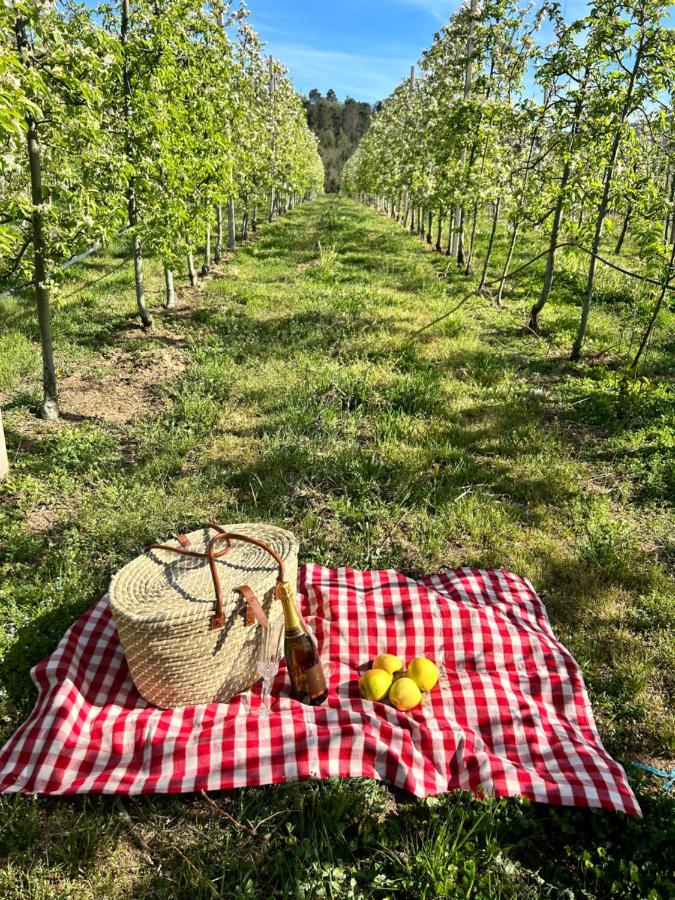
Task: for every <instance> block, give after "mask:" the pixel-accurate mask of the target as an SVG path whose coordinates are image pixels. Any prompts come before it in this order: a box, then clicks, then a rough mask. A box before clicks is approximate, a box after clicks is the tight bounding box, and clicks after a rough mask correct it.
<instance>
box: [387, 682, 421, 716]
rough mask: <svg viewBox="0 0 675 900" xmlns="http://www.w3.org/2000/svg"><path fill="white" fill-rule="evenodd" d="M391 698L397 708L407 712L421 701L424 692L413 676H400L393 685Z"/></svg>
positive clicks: (390, 693)
mask: <svg viewBox="0 0 675 900" xmlns="http://www.w3.org/2000/svg"><path fill="white" fill-rule="evenodd" d="M389 700H390V701H391V703H392V705H393V706H395V707H396V709H400V710H401V711H402V712H405V711H406V710H408V709H412V708H413V706H417V704H418V703H420V701H421V700H422V694H421V692H420V689H419V688H418V687H417V685H416V684H415V682H414V681H413V680H412V678H399V679H397V680H396V681H395V682H394V683H393V684H392V686H391V690H390V691H389Z"/></svg>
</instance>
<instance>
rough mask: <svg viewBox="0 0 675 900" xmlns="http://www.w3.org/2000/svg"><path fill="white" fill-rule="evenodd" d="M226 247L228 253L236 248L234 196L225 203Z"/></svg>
mask: <svg viewBox="0 0 675 900" xmlns="http://www.w3.org/2000/svg"><path fill="white" fill-rule="evenodd" d="M227 249H228V250H229V251H230V253H233V252H234V251H235V250H236V249H237V235H236V221H235V213H234V197H230V199H229V201H228V204H227Z"/></svg>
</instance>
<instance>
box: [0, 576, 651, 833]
mask: <svg viewBox="0 0 675 900" xmlns="http://www.w3.org/2000/svg"><path fill="white" fill-rule="evenodd" d="M300 590H301V592H302V612H303V614H304V616H305V618H306V620H307V621H308V624H309V626H310V628H312V629H313V630H314V632H315V634H316V636H317V638H318V642H319V646H320V649H321V655H322V660H323V662H324V665H325V666H326V668H327V670H328V674H329V697H328V700H327V701H326V703H325V704H323V705H322V706H318V707H311V706H305V705H303V704H301V703H299V702H298V701H296V700H294V699H293V698H292V697H291V696H290V683H289V679H288V674H287V672H286V670H285V667H284V666H283V664H282V667H281V669H280V671H279V673H278V675H277V678H276V680H275V684H274V688H273V700H272V708H271V713H270V715H269V716H266V717H265V716H260V715H258V714H257V709H256V707H257V706H259V704H260V685H259V684H258V685H256V686H254V687H253V688H252V689H251V690H249V691H246V692H245V693H243V694H239V695H237V696H236V697H234V698H233V699H232V700H231V701H230V702H229V703H221V704H218V703H211V704H205V705H200V706H192V707H186V708H183V709H173V710H160V709H156V708H154V707H152V706H150V705H149V704H148V703H147V702H146V701H145V700H143V698H142V697H141V696H140V695H139V694H138V692H137V691H136V689H135V688H134V685H133V683H132V681H131V678H130V677H129V672H128V669H127V665H126V661H125V658H124V654H123V652H122V648H121V646H120V643H119V639H118V636H117V632H116V629H115V626H114V623H113V621H112V618H111V615H110V610H109V607H108V603H107V599H106V598H105V597H104V598H103V599H102V600H101V601H100V602H99V603H97V604H96V605H95V606H93V607H92V608H91V609H90V610H89V611H88V612H86V613H85V614H84V615H83V616H82V617H81V618H80V619H78V620H77V621H76V622H75V624H74V625H72V627H71V628H70V629H69V630H68V631H67V632H66V634H65V635H64V637H63V639H62V640H61V642H60V644H59V645H58V647H57V648H56V650H55V651H54V653H52V655H51V656H49V657H48V658H47V659H45V660H43V661H42V662H40V663H39V664H38V665H36V666H35V668H34V669H33V670H32V673H31V674H32V678H33V681H34V682H35V684H36V686H37V688H38V700H37V703H36V705H35V708H34V709H33V711H32V713H31V714H30V716H29V718H28V719H27V721H26V722H25V723H24V724H23V725H22V726H21V727H20V728H19V729H18V731H17V732H16V733H15V734H14V736H13V737H12V738H11V739H10V741H9V742H8V743H7V744H6V746H5V747H4V748H3V749H2V751H0V790H2V791H5V792H22V793H30V794H33V793H35V794H76V793H87V792H96V793H106V794H115V793H119V794H142V793H153V792H155V793H180V792H190V791H196V790H201V789H205V790H215V789H221V788H238V787H244V786H246V785H261V784H272V783H278V782H284V781H290V780H299V779H309V778H329V777H333V776H339V777H343V778H344V777H351V776H364V777H367V778H376V779H380V780H383V781H386V782H389V783H390V784H393V785H396V786H397V787H398V788H401V789H404V790H406V791H409V792H410V793H412V794H415V795H417V796H418V797H426V796H429V795H433V794H439V793H442V792H444V791H448V790H452V789H465V790H468V791H473V792H475V793H481V792H482V793H484V794H494V795H497V796H523V797H529V798H530V799H532V800H534V801H541V802H545V803H552V804H561V805H566V806H589V807H604V808H607V809H614V810H620V811H623V812H626V813H630V814H637V815H639V814H640V809H639V806H638V804H637V801H636V799H635V797H634V795H633V792H632V791H631V788H630V786H629V784H628V781H627V778H626V774H625V772H624V770H623V769H622V768H621V766H620V765H618V764H617V763H616V762H615V761H614V760H613V759H612V758H611V757H610V756H609V755H608V754H607V753H606V752H605V750H604V748H603V746H602V743H601V741H600V737H599V735H598V732H597V729H596V727H595V723H594V720H593V714H592V712H591V707H590V703H589V700H588V696H587V693H586V689H585V687H584V683H583V679H582V676H581V672H580V670H579V667H578V666H577V664H576V662H575V661H574V659H573V658H572V656H571V655H570V653H569V652H568V651H567V650H566V649H565V648H564V647H563V646H562V645H561V644H560V643H559V642H558V641H557V640H556V638H555V636H554V634H553V632H552V630H551V626H550V624H549V621H548V617H547V615H546V610H545V608H544V605H543V604H542V602H541V601H540V600H539V598H538V597H537V595H536V593H535V591H534V589H533V587H532V586H531V584H530V583H529V582H528V581H526V580H525V579H523V578H519V577H518V576H516V575H513V574H510V573H509V572H504V571H489V572H488V571H479V570H476V569H469V568H462V569H457V570H455V571H450V572H445V573H443V574H440V575H434V576H432V577H429V578H425V579H423V580H421V581H413V580H412V579H410V578H407V577H406V576H404V575H402V574H400V573H398V572H394V571H381V572H360V571H356V570H354V569H348V568H340V569H328V568H323V567H321V566H316V565H307V566H305V567H304V568H303V569H302V570H301V573H300ZM384 651H388V652H392V653H396V654H397V655H399V656H401V657H402V658H404V659H405V660H406V661H409V660H411V659H412V658H413V657H415V656H419V655H425V656H428V657H430V658H431V659H433V660H435V661H436V663H437V665H438V667H439V669H440V673H441V676H440V681H439V684H438V686H437V687H436V688H434V690H433V691H432V692H431V693H430V694H429V696H428V700H427V702H426V703H424V704H423V705H421V706H419V707H417V708H416V709H413V710H411V711H410V712H407V713H404V712H398V711H396V710H395V709H393V708H392V707H391V706H389V705H387V704H385V703H376V702H371V701H367V700H362V699H361V698H360V696H359V692H358V678H359V675H360V673H361V672H362V671H363V670H364V669H365V668H366V667H367V666H368V663H369V662H370V661H371V660H372V659H373V658H374V657H375V656H377V655H378V654H379V653H382V652H384Z"/></svg>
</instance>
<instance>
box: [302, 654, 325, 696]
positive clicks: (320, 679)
mask: <svg viewBox="0 0 675 900" xmlns="http://www.w3.org/2000/svg"><path fill="white" fill-rule="evenodd" d="M305 678H306V679H307V693H308V694H309V696H310V697H318V696H319V694H323V692H324V691H325V690H326V678H325V675H324V673H323V666H322V665H321V662H320V661H319V662H317V663H316V665H314V666H312V668H311V669H307V671H306V672H305Z"/></svg>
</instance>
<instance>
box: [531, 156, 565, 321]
mask: <svg viewBox="0 0 675 900" xmlns="http://www.w3.org/2000/svg"><path fill="white" fill-rule="evenodd" d="M571 171H572V166H571V162H569V161H568V162H566V163H565V165H564V167H563V173H562V178H561V179H560V188H559V191H558V198H557V200H556V204H555V212H554V213H553V224H552V225H551V234H550V236H549V239H548V254H547V256H546V269H545V270H544V283H543V285H542V288H541V294H539V299H538V300H537V302H536V303H535V304H534V306H533V307H532V309H531V310H530V321H529V323H528V327H529V329H530V331H533V332H534V333H535V334H539V313H540V312H541V311H542V309H543V308H544V306H545V305H546V301H547V300H548V297H549V294H550V293H551V287H552V285H553V271H554V269H555V251H556V247H557V246H558V234H559V233H560V225H561V223H562V212H563V206H564V204H565V188H566V187H567V183H568V181H569V180H570V173H571Z"/></svg>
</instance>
